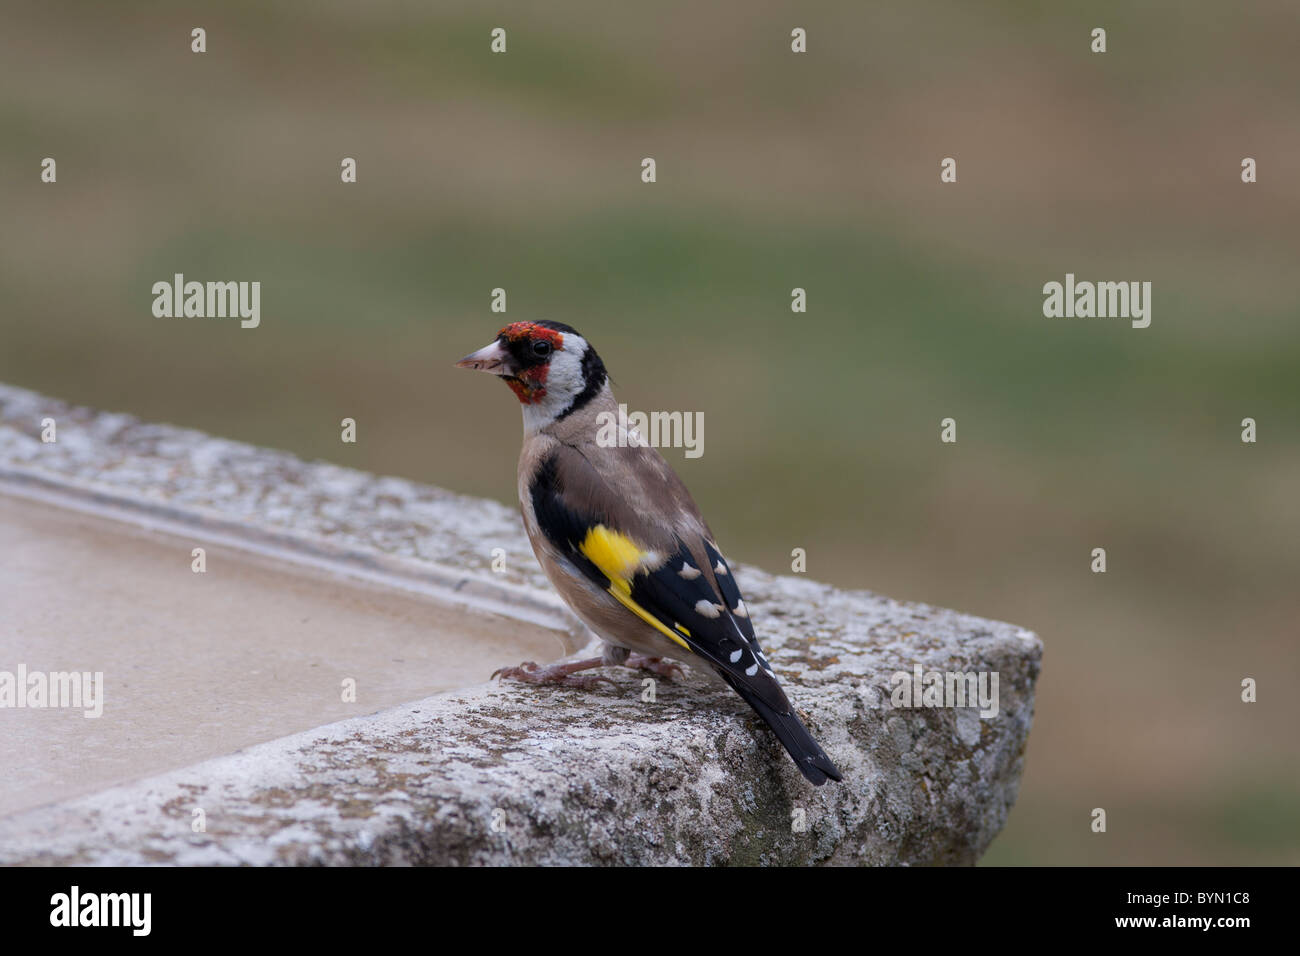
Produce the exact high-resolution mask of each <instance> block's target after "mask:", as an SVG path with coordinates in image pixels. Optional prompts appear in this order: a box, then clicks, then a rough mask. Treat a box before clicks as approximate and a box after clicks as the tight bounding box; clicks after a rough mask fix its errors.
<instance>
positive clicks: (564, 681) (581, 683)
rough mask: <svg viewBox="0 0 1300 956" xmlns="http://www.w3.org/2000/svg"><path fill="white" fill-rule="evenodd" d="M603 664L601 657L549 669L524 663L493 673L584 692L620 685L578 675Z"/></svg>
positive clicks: (500, 668)
mask: <svg viewBox="0 0 1300 956" xmlns="http://www.w3.org/2000/svg"><path fill="white" fill-rule="evenodd" d="M602 663H603V661H601V659H600V658H599V657H593V658H591V659H589V660H582V661H570V662H568V663H567V664H551V665H549V666H547V667H538V666H537V663H536V662H535V661H524V662H523V663H522V664H520V665H519V666H518V667H499V668H497V669H496V670H495V671H493V672H492V676H493V677H501V678H502V679H505V678H510V679H512V680H517V681H522V682H523V683H525V684H557V685H559V686H561V687H580V688H582V689H583V690H594V689H595V688H596V687H597V686H598V685H599V684H601V683H602V682H603V683H606V684H609V685H610V686H611V687H617V686H618V684H616V683H615V682H614V681H612V680H611V679H610V678H608V677H600V676H597V675H595V674H578V673H576V672H577V671H584V670H590V669H591V668H593V667H600V666H601V665H602Z"/></svg>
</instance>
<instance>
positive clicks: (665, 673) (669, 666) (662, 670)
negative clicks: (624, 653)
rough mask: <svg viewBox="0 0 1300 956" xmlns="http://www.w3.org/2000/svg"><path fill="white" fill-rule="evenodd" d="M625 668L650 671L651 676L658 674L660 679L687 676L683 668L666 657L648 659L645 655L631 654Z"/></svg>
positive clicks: (624, 664)
mask: <svg viewBox="0 0 1300 956" xmlns="http://www.w3.org/2000/svg"><path fill="white" fill-rule="evenodd" d="M623 666H624V667H631V668H633V669H635V670H643V671H649V672H650V673H651V674H658V675H659V676H660V677H667V678H673V677H684V676H685V674H684V673H683V672H682V666H681V665H680V664H678V663H677V662H676V661H672V660H669V659H668V658H666V657H646V656H645V655H644V654H630V655H628V658H627V660H625V661H624V662H623Z"/></svg>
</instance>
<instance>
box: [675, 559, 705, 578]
mask: <svg viewBox="0 0 1300 956" xmlns="http://www.w3.org/2000/svg"><path fill="white" fill-rule="evenodd" d="M677 574H678V576H679V577H682V578H685V579H686V580H687V581H694V580H695V579H696V578H698V577H699V576H700V569H699V568H696V567H692V566H691V565H690V564H689V563H688V562H686V561H683V562H682V569H681V570H680V571H678V572H677Z"/></svg>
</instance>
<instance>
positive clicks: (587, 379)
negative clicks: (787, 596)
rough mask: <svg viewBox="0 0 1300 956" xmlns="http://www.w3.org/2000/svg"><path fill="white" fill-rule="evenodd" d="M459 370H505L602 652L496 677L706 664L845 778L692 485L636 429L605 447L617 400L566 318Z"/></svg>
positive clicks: (545, 562) (560, 552)
mask: <svg viewBox="0 0 1300 956" xmlns="http://www.w3.org/2000/svg"><path fill="white" fill-rule="evenodd" d="M456 364H457V365H458V366H459V367H460V368H470V369H478V370H479V371H483V372H488V373H490V374H493V375H498V376H500V377H501V378H503V379H504V380H505V382H506V384H507V385H509V386H510V389H511V391H513V392H514V393H515V396H516V397H517V398H518V399H519V402H520V404H521V405H522V406H523V413H524V444H523V449H522V451H521V452H520V455H519V503H520V505H521V507H522V510H523V517H524V527H525V528H526V529H527V532H528V538H529V540H530V541H531V542H532V545H533V551H534V553H536V555H537V560H538V561H539V562H540V563H541V566H542V568H543V570H544V571H545V572H546V576H547V578H549V579H550V581H551V584H552V585H554V587H555V589H556V590H557V591H558V592H559V593H560V596H561V597H562V598H563V599H564V600H565V602H566V603H567V604H568V605H569V607H571V608H572V609H573V611H574V613H576V614H577V615H578V617H579V618H580V619H581V620H582V621H583V622H584V623H585V624H586V625H587V626H588V627H589V628H591V630H592V631H593V632H595V634H596V635H597V636H598V637H599V638H600V639H601V640H602V641H603V642H604V645H605V648H604V652H603V654H602V656H601V657H596V658H592V659H590V660H579V661H568V662H563V663H559V664H553V665H551V666H549V667H538V666H537V665H536V664H533V663H531V662H530V663H527V664H524V665H521V666H520V667H514V668H507V669H503V670H501V671H498V672H497V673H498V674H502V675H504V676H508V677H512V678H516V679H520V680H524V681H528V682H530V683H547V682H550V683H567V684H578V685H581V686H591V685H592V684H594V683H595V682H596V681H599V680H607V678H599V677H593V676H590V675H579V672H580V671H584V670H588V669H590V668H593V667H599V666H601V665H619V664H623V665H627V666H633V667H643V668H647V669H650V670H653V671H655V672H656V673H660V674H665V675H666V674H668V673H670V672H671V671H672V670H674V669H675V665H673V664H671V663H669V662H665V661H663V660H662V659H663V658H671V659H672V660H679V661H686V662H689V663H692V664H702V665H705V666H707V667H709V668H710V669H712V670H713V672H714V673H716V674H717V675H718V676H719V677H720V678H721V679H722V680H723V681H725V682H726V683H727V684H729V685H730V686H731V687H732V688H733V689H734V690H735V691H736V693H738V694H739V695H740V696H741V697H742V698H744V699H745V701H746V702H747V703H748V704H749V705H750V706H751V707H753V708H754V710H755V711H756V712H757V713H758V715H759V716H760V717H762V718H763V720H764V721H765V722H766V723H767V725H768V726H769V727H771V728H772V730H773V731H774V732H775V733H776V736H777V739H778V740H780V741H781V743H782V744H783V745H784V746H785V749H786V750H787V751H788V752H789V754H790V756H791V757H793V758H794V762H795V764H796V766H798V768H799V770H800V772H801V773H803V775H804V776H805V777H807V778H808V779H809V780H810V781H812V782H813V783H814V784H819V785H820V784H823V783H825V782H826V780H827V779H831V780H839V779H840V772H839V771H838V770H837V769H836V768H835V764H833V763H832V762H831V759H830V758H829V757H828V756H826V753H825V752H824V751H823V750H822V748H821V747H819V746H818V745H817V742H816V741H814V740H813V738H812V736H811V735H810V734H809V733H808V730H807V729H806V728H805V727H804V725H803V724H802V723H801V722H800V720H799V718H798V716H796V714H795V713H794V709H793V708H792V707H791V706H790V701H789V700H788V699H787V698H786V696H785V692H784V691H782V690H781V685H780V684H779V683H777V680H776V675H775V674H773V673H772V667H771V665H770V664H769V663H768V661H767V659H766V658H765V657H764V655H763V650H762V648H761V647H759V644H758V639H757V638H756V637H755V635H754V625H753V623H752V622H751V621H750V618H749V611H748V609H747V608H746V607H745V602H744V601H743V600H742V599H741V596H740V589H739V587H737V585H736V579H735V577H734V576H733V575H732V573H731V569H730V568H729V567H728V566H727V562H726V560H725V559H724V558H723V557H722V554H721V552H720V551H719V549H718V546H717V544H715V543H714V540H713V534H712V533H711V532H710V531H709V528H708V525H706V524H705V523H704V519H703V518H702V517H701V516H700V511H699V509H698V508H697V507H696V506H695V502H694V501H693V500H692V499H691V496H690V493H689V492H688V491H687V490H686V486H685V485H684V484H682V481H681V479H680V478H678V477H677V475H676V473H675V472H674V471H673V470H672V468H671V467H670V466H669V465H668V462H667V461H665V460H664V458H663V456H662V455H660V454H659V452H658V451H657V450H655V449H654V448H651V447H649V445H648V444H647V443H646V442H645V441H644V439H642V438H641V437H640V436H638V435H636V434H635V433H632V434H630V435H629V436H627V437H628V439H629V440H627V441H620V442H617V443H610V442H608V441H604V442H599V441H598V440H597V436H598V433H599V432H600V428H599V423H600V422H601V421H610V420H611V419H608V418H603V417H598V416H601V413H602V412H607V413H609V414H611V415H614V416H617V412H618V404H617V402H616V401H615V400H614V394H613V392H612V391H611V390H610V386H609V377H608V375H607V374H606V373H605V365H604V363H603V362H602V361H601V360H600V356H599V355H597V354H596V351H595V349H593V348H592V347H591V346H590V345H589V344H588V343H587V341H586V340H585V339H584V338H583V337H582V336H581V335H579V334H578V333H577V332H576V331H575V330H574V329H572V328H570V327H569V326H567V325H563V324H561V323H559V322H514V323H512V324H510V325H507V326H506V327H505V328H504V329H502V330H501V331H500V332H499V333H498V334H497V337H496V339H495V340H494V341H493V342H492V344H491V345H488V346H487V347H485V348H482V349H479V350H478V351H477V352H473V353H471V354H469V355H467V356H465V357H464V358H463V359H461V360H460V361H459V362H457V363H456ZM607 446H608V447H607ZM634 651H635V652H637V653H636V655H635V656H632V652H634ZM494 676H495V675H494Z"/></svg>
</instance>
